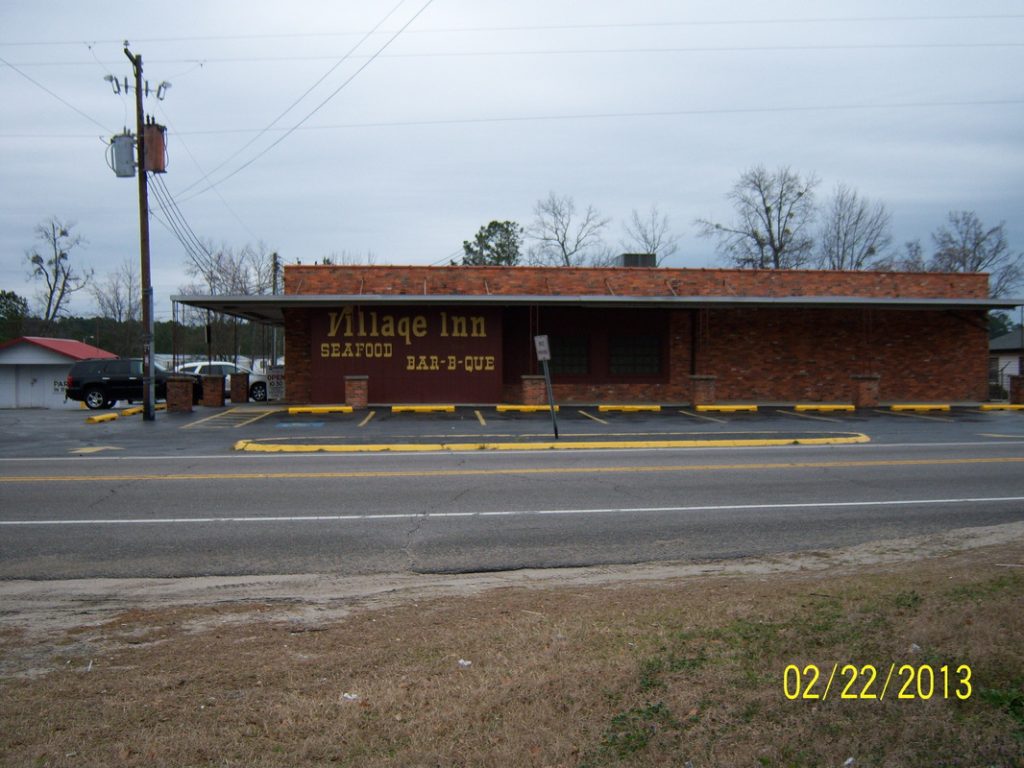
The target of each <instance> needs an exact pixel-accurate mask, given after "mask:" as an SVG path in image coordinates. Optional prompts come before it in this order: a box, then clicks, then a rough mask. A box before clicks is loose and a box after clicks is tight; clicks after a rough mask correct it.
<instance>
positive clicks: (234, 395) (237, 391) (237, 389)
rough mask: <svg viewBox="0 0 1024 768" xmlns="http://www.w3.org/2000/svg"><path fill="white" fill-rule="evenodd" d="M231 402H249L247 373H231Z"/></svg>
mask: <svg viewBox="0 0 1024 768" xmlns="http://www.w3.org/2000/svg"><path fill="white" fill-rule="evenodd" d="M231 402H232V403H248V402H249V374H248V373H232V374H231Z"/></svg>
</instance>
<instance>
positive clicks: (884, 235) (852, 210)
mask: <svg viewBox="0 0 1024 768" xmlns="http://www.w3.org/2000/svg"><path fill="white" fill-rule="evenodd" d="M891 218H892V217H891V216H890V215H889V212H888V211H887V210H886V209H885V206H884V205H883V204H882V203H871V201H869V200H866V199H865V198H862V197H860V195H858V194H857V191H856V190H854V189H851V188H850V187H848V186H846V185H845V184H838V185H836V191H835V192H834V193H833V195H832V198H831V200H830V201H829V203H828V206H827V208H826V209H825V220H824V222H823V223H822V227H821V232H820V234H819V241H820V245H819V251H818V259H817V266H818V268H819V269H847V270H859V269H870V268H871V266H872V263H873V262H874V261H876V260H878V259H881V258H884V256H885V251H886V249H887V248H888V247H889V246H890V244H891V243H892V235H891V234H890V233H889V226H890V223H891Z"/></svg>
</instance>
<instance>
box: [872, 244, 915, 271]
mask: <svg viewBox="0 0 1024 768" xmlns="http://www.w3.org/2000/svg"><path fill="white" fill-rule="evenodd" d="M871 269H874V270H879V271H882V272H927V271H928V263H927V262H926V261H925V259H924V248H922V247H921V241H920V240H908V241H907V242H905V243H904V244H903V255H902V256H899V255H896V254H893V255H890V256H885V257H883V258H881V259H878V260H877V261H876V262H874V263H873V264H872V265H871Z"/></svg>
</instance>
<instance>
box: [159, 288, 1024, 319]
mask: <svg viewBox="0 0 1024 768" xmlns="http://www.w3.org/2000/svg"><path fill="white" fill-rule="evenodd" d="M171 301H174V302H177V303H179V304H185V305H186V306H189V307H196V308H198V309H209V310H211V311H213V312H220V313H223V314H225V315H230V316H232V317H240V318H243V319H245V320H252V321H253V322H257V323H264V324H267V325H283V324H284V310H286V309H334V308H336V307H341V306H345V305H364V306H365V305H370V304H372V305H376V306H402V307H408V306H438V305H440V306H454V305H460V304H461V305H467V306H496V307H506V306H548V307H550V306H555V307H598V308H603V309H614V308H635V309H640V308H648V309H653V308H660V309H728V308H762V307H763V308H788V309H801V308H803V309H812V308H813V309H891V310H928V309H931V310H956V309H970V310H978V309H984V310H987V309H1011V308H1013V307H1017V306H1021V305H1024V298H1016V299H994V298H986V299H969V298H965V299H954V298H941V299H922V298H903V297H865V296H559V295H544V296H537V295H523V296H479V295H466V294H428V295H423V294H357V295H347V294H326V295H307V294H296V295H280V294H277V295H273V294H272V295H262V296H251V295H246V296H240V295H234V296H231V295H204V296H196V295H177V296H172V297H171Z"/></svg>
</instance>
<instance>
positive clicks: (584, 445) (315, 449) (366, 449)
mask: <svg viewBox="0 0 1024 768" xmlns="http://www.w3.org/2000/svg"><path fill="white" fill-rule="evenodd" d="M870 440H871V438H869V437H868V436H867V435H865V434H861V433H859V432H851V433H845V434H844V435H843V436H837V437H780V438H758V439H750V440H744V439H729V440H714V439H711V440H640V441H634V442H625V441H615V440H588V441H579V442H550V441H548V442H534V443H366V444H360V445H357V444H353V445H340V444H337V443H324V444H315V443H312V444H311V443H302V444H288V443H263V442H259V441H256V440H239V441H238V442H237V443H235V445H234V450H236V451H249V452H253V453H386V452H391V451H393V452H396V453H407V452H417V453H429V452H435V453H437V452H444V451H450V452H466V451H549V450H550V451H572V450H609V449H624V448H625V449H637V448H648V449H650V448H767V447H772V446H782V445H853V444H856V443H867V442H870Z"/></svg>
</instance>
